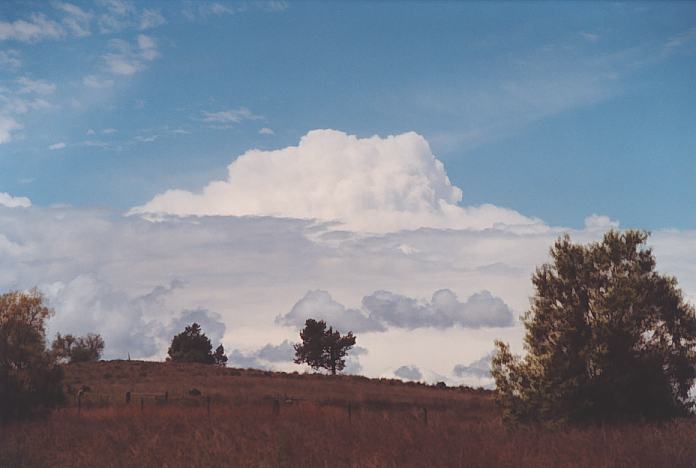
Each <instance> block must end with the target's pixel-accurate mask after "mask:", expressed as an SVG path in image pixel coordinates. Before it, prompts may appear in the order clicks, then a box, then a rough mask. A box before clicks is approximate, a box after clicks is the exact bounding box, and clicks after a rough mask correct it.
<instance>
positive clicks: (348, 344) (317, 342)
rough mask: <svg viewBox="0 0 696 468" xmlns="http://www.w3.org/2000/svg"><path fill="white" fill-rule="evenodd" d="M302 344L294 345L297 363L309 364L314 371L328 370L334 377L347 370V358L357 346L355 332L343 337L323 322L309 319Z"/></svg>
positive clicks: (301, 335)
mask: <svg viewBox="0 0 696 468" xmlns="http://www.w3.org/2000/svg"><path fill="white" fill-rule="evenodd" d="M300 338H301V339H302V343H298V344H296V345H294V348H295V363H297V364H300V363H307V364H308V365H309V366H310V367H311V368H312V369H315V370H316V369H327V370H330V371H331V374H332V375H336V371H342V370H343V369H344V368H345V365H346V361H345V359H344V358H345V356H346V355H347V354H348V351H350V349H351V348H352V347H353V346H354V345H355V336H353V332H348V334H346V335H343V336H342V335H341V333H339V332H338V331H337V330H336V331H334V329H333V327H329V329H328V330H327V329H326V322H324V321H323V320H319V321H317V320H314V319H307V321H306V322H305V327H304V329H303V330H302V331H301V332H300Z"/></svg>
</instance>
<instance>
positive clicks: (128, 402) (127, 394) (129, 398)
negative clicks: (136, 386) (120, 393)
mask: <svg viewBox="0 0 696 468" xmlns="http://www.w3.org/2000/svg"><path fill="white" fill-rule="evenodd" d="M130 402H131V392H126V404H127V405H130Z"/></svg>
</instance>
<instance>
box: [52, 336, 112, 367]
mask: <svg viewBox="0 0 696 468" xmlns="http://www.w3.org/2000/svg"><path fill="white" fill-rule="evenodd" d="M51 351H52V353H53V355H54V356H55V358H56V359H57V360H59V361H62V362H90V361H98V360H99V358H101V355H102V352H103V351H104V340H103V339H102V337H101V336H100V335H98V334H95V333H88V334H87V335H86V336H80V337H74V336H72V335H65V336H61V334H60V333H58V334H56V338H55V340H53V344H52V345H51Z"/></svg>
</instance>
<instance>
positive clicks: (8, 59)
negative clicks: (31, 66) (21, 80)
mask: <svg viewBox="0 0 696 468" xmlns="http://www.w3.org/2000/svg"><path fill="white" fill-rule="evenodd" d="M20 57H21V55H20V53H19V51H18V50H15V49H8V50H0V69H2V68H4V69H6V70H10V71H17V70H19V69H20V68H21V67H22V60H21V58H20Z"/></svg>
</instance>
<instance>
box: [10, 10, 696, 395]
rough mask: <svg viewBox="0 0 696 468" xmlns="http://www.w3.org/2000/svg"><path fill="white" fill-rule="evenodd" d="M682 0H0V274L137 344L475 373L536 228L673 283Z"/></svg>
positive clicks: (685, 131)
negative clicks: (604, 239) (341, 333)
mask: <svg viewBox="0 0 696 468" xmlns="http://www.w3.org/2000/svg"><path fill="white" fill-rule="evenodd" d="M694 76H696V3H691V2H675V3H669V2H660V3H650V2H627V3H610V2H599V3H588V2H578V3H573V2H559V3H550V2H541V3H532V2H510V3H505V2H500V3H496V2H482V3H473V2H450V3H440V2H422V3H419V2H399V3H391V2H374V3H368V2H343V3H342V2H282V1H268V2H203V1H195V2H191V1H167V2H130V1H125V0H102V1H95V2H62V1H53V2H38V1H22V2H15V1H6V2H2V3H0V290H10V289H18V288H19V289H24V288H30V287H32V286H38V287H39V288H40V289H41V290H42V291H43V292H44V294H46V296H47V298H48V300H49V301H50V303H51V305H52V306H53V307H54V309H55V311H56V314H55V317H54V318H53V319H52V321H51V324H50V327H49V332H51V333H55V332H56V331H61V332H63V333H69V332H72V333H86V332H88V331H96V332H100V333H102V334H103V335H104V336H105V338H106V343H107V349H106V354H107V357H123V356H125V355H126V354H128V353H130V354H131V355H132V356H134V357H142V358H149V359H161V358H162V357H163V356H164V352H165V351H166V345H167V341H168V340H169V339H170V337H171V335H172V334H173V333H175V332H176V331H177V330H179V329H180V328H183V326H184V325H185V324H186V323H187V322H191V321H193V320H196V321H199V323H202V324H203V325H204V327H203V328H204V330H206V331H207V332H208V334H209V336H211V338H213V341H215V342H222V343H223V344H224V345H225V348H226V349H227V350H228V352H229V353H230V358H231V362H232V363H233V364H236V365H241V366H247V365H248V366H254V367H263V368H269V369H286V370H287V369H293V368H295V366H294V365H293V364H290V363H289V358H288V356H290V355H291V351H292V349H291V344H292V343H293V342H294V341H297V330H298V329H299V327H300V326H301V324H302V323H303V321H304V319H306V318H307V317H309V316H318V317H321V318H325V319H327V320H328V321H329V322H330V323H334V324H336V325H337V326H340V328H341V329H346V330H347V329H352V330H353V331H355V332H356V334H357V335H358V346H359V348H358V349H357V352H355V353H353V357H352V358H351V360H350V361H349V368H348V370H349V371H351V372H358V373H363V374H366V375H370V376H397V377H400V378H404V379H414V380H420V379H424V380H428V381H436V380H444V381H447V382H450V383H462V382H463V383H468V384H481V385H488V384H490V379H489V378H487V377H486V375H485V374H486V372H485V370H486V365H487V364H486V363H487V362H488V361H487V359H489V355H490V351H491V350H492V348H493V346H492V341H493V339H495V338H501V339H504V340H506V341H510V342H511V344H512V346H513V348H514V349H517V350H520V349H521V337H522V335H523V329H522V327H521V325H520V322H519V319H518V317H519V315H520V314H522V313H523V312H524V311H525V310H526V308H527V307H528V304H529V302H528V298H529V296H530V295H531V294H532V292H533V291H532V288H531V282H530V276H531V274H532V272H533V271H534V267H535V266H536V265H539V264H541V263H543V262H545V261H547V260H548V255H547V253H548V248H549V246H550V245H551V244H552V243H553V241H554V239H555V238H556V237H558V236H559V235H561V234H562V233H565V232H568V233H570V234H571V235H572V236H573V238H574V239H576V240H578V241H583V242H587V241H591V240H596V239H599V238H600V237H601V235H602V233H603V232H604V231H606V230H607V229H610V228H628V227H634V228H640V229H648V230H650V231H651V232H652V237H651V240H650V243H651V246H652V247H654V249H655V253H656V255H657V258H658V266H659V268H661V270H662V271H664V272H666V273H669V274H672V275H675V276H676V277H677V279H678V280H679V281H680V284H681V286H682V287H683V288H684V291H685V293H686V296H687V298H689V300H691V301H693V300H694V298H696V266H694V265H696V261H695V260H696V211H694V210H693V206H694V203H695V202H696V184H694V180H696V162H695V161H696V154H695V151H696V150H695V149H696V87H695V86H693V77H694Z"/></svg>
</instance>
